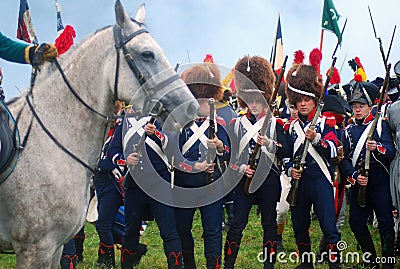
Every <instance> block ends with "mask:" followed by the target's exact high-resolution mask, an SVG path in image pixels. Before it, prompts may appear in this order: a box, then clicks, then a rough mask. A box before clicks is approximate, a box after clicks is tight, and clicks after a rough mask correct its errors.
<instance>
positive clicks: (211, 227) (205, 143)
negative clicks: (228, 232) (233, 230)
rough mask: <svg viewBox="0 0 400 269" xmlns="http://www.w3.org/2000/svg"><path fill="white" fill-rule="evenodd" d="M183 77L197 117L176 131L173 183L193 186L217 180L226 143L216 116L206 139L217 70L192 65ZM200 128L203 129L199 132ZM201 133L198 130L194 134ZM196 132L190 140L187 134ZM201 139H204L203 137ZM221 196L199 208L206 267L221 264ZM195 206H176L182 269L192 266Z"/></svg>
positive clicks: (226, 151)
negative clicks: (211, 155) (196, 107)
mask: <svg viewBox="0 0 400 269" xmlns="http://www.w3.org/2000/svg"><path fill="white" fill-rule="evenodd" d="M183 80H184V81H185V82H186V84H187V85H188V87H189V89H190V90H191V92H192V93H193V95H194V97H195V98H197V99H198V102H199V104H200V112H199V113H200V117H199V118H197V119H196V120H195V123H194V124H193V126H191V127H190V128H188V129H186V130H182V132H181V133H180V134H179V140H178V141H179V142H178V146H179V151H180V154H175V156H181V157H182V158H184V159H178V161H177V163H179V167H178V169H176V173H175V183H176V185H178V186H180V187H185V188H196V187H202V186H205V185H207V184H209V183H210V182H208V181H209V176H208V175H211V174H213V179H214V180H218V179H219V178H220V176H221V174H222V171H221V170H220V167H221V165H222V164H223V163H224V162H226V161H228V160H229V152H230V150H229V148H230V147H229V142H228V135H227V132H226V131H225V128H224V127H225V125H226V124H225V121H224V120H223V119H222V118H219V117H218V116H217V117H216V119H214V123H215V127H214V128H215V136H214V138H213V139H208V130H209V123H210V121H209V119H208V117H209V115H210V107H209V105H208V101H209V98H213V97H214V96H215V93H216V92H218V91H219V90H220V87H221V81H220V73H219V70H218V69H217V67H216V66H215V65H214V64H211V63H204V64H199V65H195V66H192V67H191V68H189V69H187V70H186V71H185V72H184V74H183ZM203 130H204V131H203ZM198 132H202V133H198ZM195 135H198V136H199V138H198V139H196V140H194V139H190V138H191V137H193V136H195ZM203 138H204V139H203ZM211 148H215V150H216V157H215V159H214V160H213V161H212V162H211V163H207V160H206V156H207V151H208V150H211ZM224 201H225V198H224V197H221V199H219V200H217V201H215V202H213V203H211V204H208V205H204V206H201V207H199V210H200V214H201V220H202V224H203V238H204V256H205V258H206V264H207V268H208V269H217V268H220V266H221V255H222V225H221V224H222V221H223V204H224ZM196 209H197V208H176V224H177V228H178V232H179V237H180V239H181V242H182V249H183V259H184V265H185V269H193V268H196V262H195V258H194V239H193V236H192V232H191V230H192V224H193V216H194V213H195V211H196Z"/></svg>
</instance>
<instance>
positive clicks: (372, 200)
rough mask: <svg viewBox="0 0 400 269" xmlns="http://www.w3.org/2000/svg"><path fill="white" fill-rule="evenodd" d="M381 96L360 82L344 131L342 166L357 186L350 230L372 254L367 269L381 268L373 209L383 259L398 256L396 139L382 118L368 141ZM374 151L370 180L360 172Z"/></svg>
mask: <svg viewBox="0 0 400 269" xmlns="http://www.w3.org/2000/svg"><path fill="white" fill-rule="evenodd" d="M378 95H379V90H378V88H377V87H376V86H375V85H374V84H372V83H370V82H356V83H355V85H354V87H353V92H352V99H351V101H350V104H351V105H352V108H353V113H354V117H355V119H354V121H353V123H351V124H350V125H349V126H347V128H346V129H345V130H344V132H343V134H342V139H341V140H342V142H343V147H344V159H343V161H342V162H341V163H340V165H341V167H342V168H343V170H344V171H345V174H346V176H347V181H348V182H349V183H351V184H352V185H353V186H352V187H351V190H350V199H349V202H350V216H349V222H350V228H351V230H352V231H353V233H354V235H355V237H356V239H357V242H358V243H359V245H360V246H361V249H362V251H363V252H364V253H366V252H369V253H370V254H371V256H370V257H369V262H367V263H366V265H367V266H370V267H373V266H378V265H377V263H376V261H375V259H376V251H375V247H374V242H373V241H372V237H371V234H370V232H369V230H368V226H367V219H368V216H369V214H370V212H371V210H374V211H375V214H376V216H377V219H378V223H379V233H380V236H381V244H382V245H381V246H382V256H384V257H394V250H393V249H394V236H395V235H394V229H393V228H394V222H393V214H392V201H391V197H390V188H389V171H388V169H389V165H390V162H391V160H392V159H393V157H394V155H395V148H394V144H393V137H392V133H391V130H390V128H389V126H388V125H387V123H386V121H383V120H382V118H380V119H379V121H378V122H377V129H376V131H375V133H374V137H373V140H371V141H367V135H368V133H369V130H370V128H371V125H372V124H371V123H372V121H373V118H374V117H373V115H372V106H373V101H374V100H375V99H376V97H377V96H378ZM367 149H368V150H370V151H371V158H370V167H369V173H368V177H365V176H363V175H362V174H361V173H360V169H361V168H362V167H361V166H362V165H363V161H364V159H365V154H366V150H367ZM360 186H366V190H367V191H366V192H367V194H366V201H367V203H366V206H365V207H360V206H359V204H358V202H357V194H358V191H359V189H360ZM383 268H393V264H391V263H390V262H389V263H386V264H383Z"/></svg>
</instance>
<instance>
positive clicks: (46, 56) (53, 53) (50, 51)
mask: <svg viewBox="0 0 400 269" xmlns="http://www.w3.org/2000/svg"><path fill="white" fill-rule="evenodd" d="M39 48H41V50H42V51H41V54H40V55H39V56H40V63H39V64H43V63H44V61H49V62H50V61H52V60H53V59H55V58H57V56H58V50H57V48H56V46H54V45H53V44H50V43H48V44H47V43H44V44H41V45H40V46H31V47H29V60H30V62H29V63H30V64H37V63H34V61H38V62H39V59H37V60H36V59H35V56H36V55H35V54H36V53H39V52H38V51H39ZM34 59H35V60H34Z"/></svg>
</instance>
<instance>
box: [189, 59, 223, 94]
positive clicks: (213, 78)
mask: <svg viewBox="0 0 400 269" xmlns="http://www.w3.org/2000/svg"><path fill="white" fill-rule="evenodd" d="M182 79H183V80H184V81H185V82H186V84H187V86H188V88H189V89H190V91H191V92H192V94H193V95H194V97H195V98H215V99H217V100H220V99H221V98H219V97H218V96H219V95H220V94H221V92H223V91H222V84H221V74H220V72H219V69H218V67H217V66H216V65H215V64H213V63H209V62H207V63H202V64H196V65H193V66H192V67H190V68H189V69H187V70H185V72H184V73H183V77H182Z"/></svg>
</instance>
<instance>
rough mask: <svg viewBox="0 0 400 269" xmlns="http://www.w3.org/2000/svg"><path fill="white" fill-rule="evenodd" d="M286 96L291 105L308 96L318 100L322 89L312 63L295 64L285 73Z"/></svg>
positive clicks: (319, 77) (320, 80)
mask: <svg viewBox="0 0 400 269" xmlns="http://www.w3.org/2000/svg"><path fill="white" fill-rule="evenodd" d="M286 82H287V83H286V89H285V90H286V96H287V98H288V99H289V102H290V103H291V104H292V105H296V103H297V102H300V101H301V98H302V97H304V96H308V97H311V98H313V99H314V101H315V103H317V102H318V99H319V97H320V96H321V93H322V91H323V87H322V79H321V76H319V74H318V72H317V71H316V69H315V68H314V66H312V65H307V64H296V65H294V66H292V67H291V68H290V70H289V72H288V73H287V75H286Z"/></svg>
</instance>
